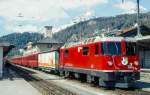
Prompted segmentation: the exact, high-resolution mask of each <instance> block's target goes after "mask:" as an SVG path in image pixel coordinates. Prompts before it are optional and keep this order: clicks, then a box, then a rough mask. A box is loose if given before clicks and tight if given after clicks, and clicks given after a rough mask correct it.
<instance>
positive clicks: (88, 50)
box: [59, 37, 140, 88]
mask: <svg viewBox="0 0 150 95" xmlns="http://www.w3.org/2000/svg"><path fill="white" fill-rule="evenodd" d="M138 57H139V56H138V54H137V46H136V42H135V39H134V38H123V37H104V38H101V37H94V38H89V39H86V40H82V41H80V42H73V43H68V44H67V43H66V44H65V45H64V46H63V47H62V48H61V49H60V64H59V66H60V72H61V73H62V74H65V75H66V76H68V75H73V76H74V77H76V78H79V77H80V78H82V77H86V78H87V81H88V82H95V81H97V82H98V83H99V85H100V86H107V87H109V86H110V87H123V88H125V87H132V86H133V84H134V82H135V80H138V79H139V78H140V73H139V70H140V65H139V58H138Z"/></svg>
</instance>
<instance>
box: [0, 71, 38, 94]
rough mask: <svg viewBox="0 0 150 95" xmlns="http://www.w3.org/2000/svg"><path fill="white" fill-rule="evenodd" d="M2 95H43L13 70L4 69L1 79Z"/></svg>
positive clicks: (0, 88) (0, 92)
mask: <svg viewBox="0 0 150 95" xmlns="http://www.w3.org/2000/svg"><path fill="white" fill-rule="evenodd" d="M0 95H41V93H40V92H38V91H37V90H36V89H35V88H34V87H32V86H31V85H30V84H29V83H28V82H27V81H25V80H24V79H23V78H22V77H20V76H19V75H18V74H17V73H16V72H14V71H13V70H11V68H4V72H3V78H1V79H0Z"/></svg>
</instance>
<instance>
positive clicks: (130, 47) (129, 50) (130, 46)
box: [126, 42, 137, 55]
mask: <svg viewBox="0 0 150 95" xmlns="http://www.w3.org/2000/svg"><path fill="white" fill-rule="evenodd" d="M136 53H137V47H136V43H133V42H127V43H126V55H136Z"/></svg>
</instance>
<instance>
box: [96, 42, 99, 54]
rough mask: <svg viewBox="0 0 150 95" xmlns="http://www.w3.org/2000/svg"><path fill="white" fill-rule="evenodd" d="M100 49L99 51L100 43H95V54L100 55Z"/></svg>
mask: <svg viewBox="0 0 150 95" xmlns="http://www.w3.org/2000/svg"><path fill="white" fill-rule="evenodd" d="M98 51H99V46H98V44H96V45H95V55H98Z"/></svg>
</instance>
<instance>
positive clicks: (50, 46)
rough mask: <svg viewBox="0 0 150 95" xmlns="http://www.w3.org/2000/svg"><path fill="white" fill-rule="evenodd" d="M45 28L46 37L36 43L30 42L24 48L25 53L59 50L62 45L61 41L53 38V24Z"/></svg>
mask: <svg viewBox="0 0 150 95" xmlns="http://www.w3.org/2000/svg"><path fill="white" fill-rule="evenodd" d="M45 29H46V31H45V34H44V38H43V39H41V40H39V41H37V42H35V43H32V42H29V43H28V44H27V45H26V47H25V48H24V51H23V55H30V54H35V53H40V52H46V51H51V50H57V49H59V48H60V47H61V46H62V44H63V43H62V42H61V41H58V40H57V39H55V38H53V33H52V26H45Z"/></svg>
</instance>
